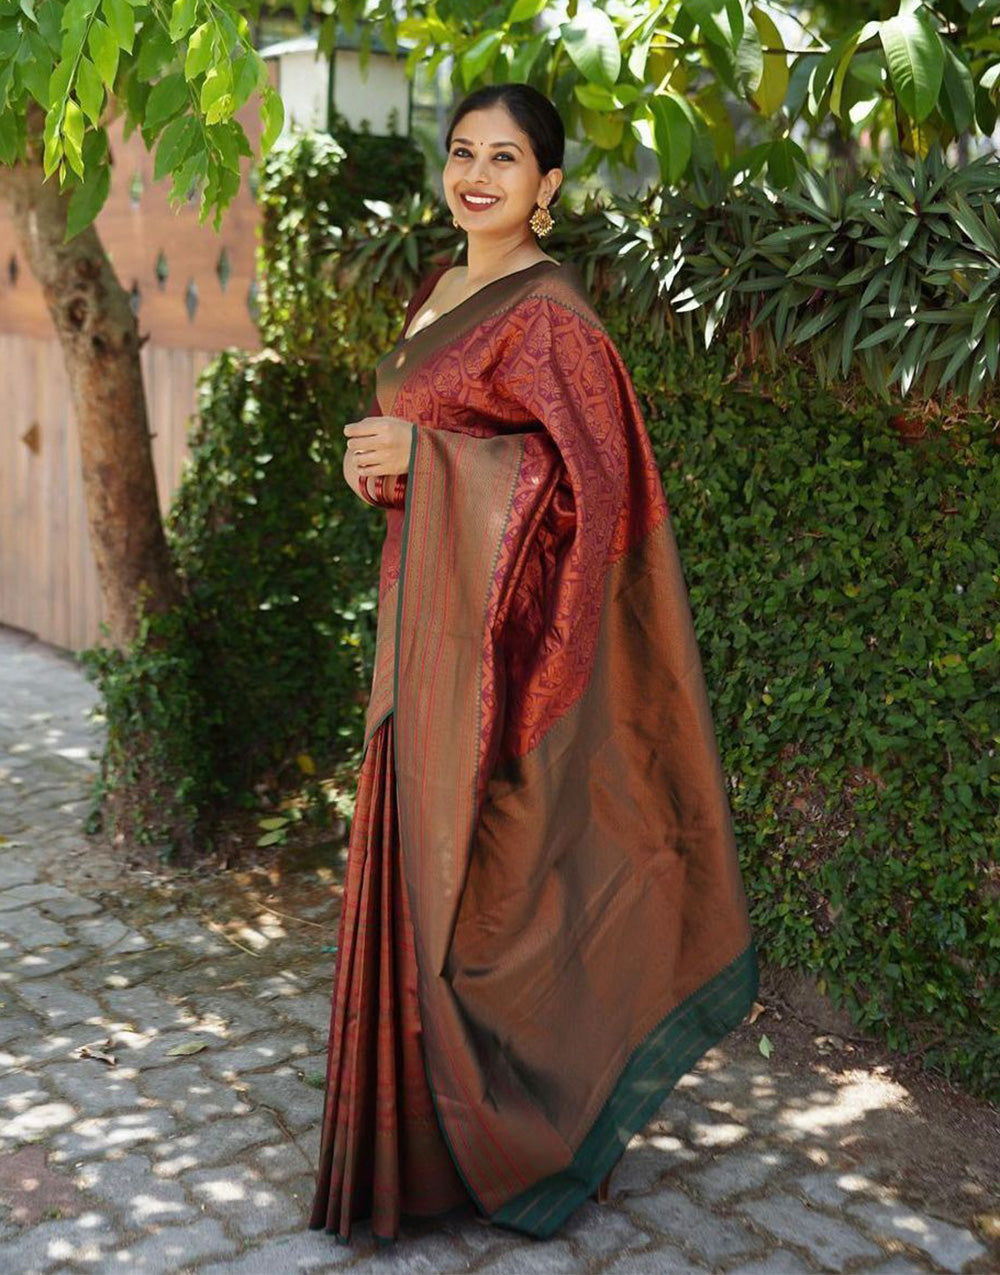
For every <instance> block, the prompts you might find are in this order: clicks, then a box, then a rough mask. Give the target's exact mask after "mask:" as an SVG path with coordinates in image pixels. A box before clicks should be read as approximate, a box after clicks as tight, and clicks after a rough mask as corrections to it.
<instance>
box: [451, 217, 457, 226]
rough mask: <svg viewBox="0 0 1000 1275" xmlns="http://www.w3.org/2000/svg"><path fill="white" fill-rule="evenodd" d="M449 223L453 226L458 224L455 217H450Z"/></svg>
mask: <svg viewBox="0 0 1000 1275" xmlns="http://www.w3.org/2000/svg"><path fill="white" fill-rule="evenodd" d="M451 224H452V225H453V226H457V225H458V221H457V219H456V218H455V217H452V219H451Z"/></svg>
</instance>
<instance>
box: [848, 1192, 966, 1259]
mask: <svg viewBox="0 0 1000 1275" xmlns="http://www.w3.org/2000/svg"><path fill="white" fill-rule="evenodd" d="M846 1208H847V1211H848V1212H849V1213H850V1215H851V1217H853V1218H857V1219H858V1220H859V1221H861V1222H862V1223H863V1225H864V1226H865V1227H866V1229H867V1230H869V1231H871V1232H872V1234H874V1235H879V1236H884V1237H886V1238H891V1239H895V1240H901V1241H902V1242H903V1243H904V1244H909V1245H910V1246H911V1247H913V1248H918V1249H920V1251H921V1252H922V1253H926V1254H927V1256H928V1257H929V1258H931V1260H932V1261H934V1262H937V1264H938V1266H943V1267H944V1268H945V1270H947V1271H960V1270H962V1269H963V1267H965V1266H966V1265H967V1263H969V1262H971V1261H974V1260H976V1259H978V1258H982V1257H985V1256H986V1252H987V1250H986V1248H985V1247H984V1246H983V1245H982V1244H980V1242H979V1241H978V1240H977V1239H976V1238H975V1236H974V1235H973V1234H972V1232H971V1231H967V1230H964V1229H963V1228H961V1227H958V1226H952V1224H951V1223H950V1222H944V1221H942V1220H941V1219H940V1218H936V1217H931V1216H930V1214H928V1213H918V1212H917V1211H916V1210H914V1209H911V1208H909V1207H908V1206H907V1205H905V1204H903V1203H901V1202H898V1201H888V1200H853V1201H851V1202H850V1203H849V1204H847V1205H846Z"/></svg>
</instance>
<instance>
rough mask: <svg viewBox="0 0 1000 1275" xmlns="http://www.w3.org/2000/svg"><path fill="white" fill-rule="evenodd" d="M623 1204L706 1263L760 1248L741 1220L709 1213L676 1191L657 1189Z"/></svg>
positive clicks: (710, 1263)
mask: <svg viewBox="0 0 1000 1275" xmlns="http://www.w3.org/2000/svg"><path fill="white" fill-rule="evenodd" d="M627 1208H628V1210H629V1212H630V1213H631V1214H632V1216H633V1217H638V1218H639V1219H640V1221H641V1222H644V1223H648V1224H649V1225H650V1226H653V1227H655V1228H656V1230H658V1231H660V1232H661V1233H662V1234H663V1235H665V1236H666V1237H667V1238H668V1239H670V1240H673V1241H674V1242H675V1243H682V1244H683V1245H684V1246H685V1247H686V1248H689V1249H692V1250H693V1251H694V1253H695V1254H696V1255H697V1257H698V1258H699V1259H701V1260H703V1261H705V1262H707V1263H708V1264H709V1265H710V1266H714V1265H717V1264H718V1263H720V1262H722V1261H724V1260H728V1259H731V1258H734V1257H740V1256H742V1255H743V1254H745V1253H754V1252H758V1251H759V1250H760V1249H761V1248H762V1244H761V1241H760V1240H759V1239H758V1238H757V1236H756V1235H754V1234H753V1232H752V1231H750V1230H748V1229H747V1228H746V1227H745V1226H743V1225H742V1223H740V1222H735V1221H733V1220H731V1219H730V1218H726V1217H721V1216H720V1215H719V1214H718V1213H713V1212H712V1211H711V1210H710V1209H706V1208H704V1207H703V1206H702V1205H700V1204H696V1203H695V1202H694V1201H693V1200H690V1199H688V1197H687V1196H686V1195H684V1194H683V1193H682V1192H680V1191H674V1190H665V1191H664V1190H660V1191H656V1192H655V1193H654V1194H652V1195H645V1196H640V1197H637V1198H636V1199H629V1200H628V1201H627Z"/></svg>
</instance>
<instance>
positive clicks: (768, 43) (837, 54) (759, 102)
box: [295, 0, 1000, 185]
mask: <svg viewBox="0 0 1000 1275" xmlns="http://www.w3.org/2000/svg"><path fill="white" fill-rule="evenodd" d="M295 8H296V11H297V12H298V13H299V15H300V16H304V15H305V13H306V12H307V11H309V10H310V8H311V0H295ZM998 17H1000V0H944V3H943V4H940V5H935V6H931V5H929V4H923V3H920V0H900V4H899V7H898V10H896V9H895V8H893V9H892V10H891V11H890V12H889V13H888V14H886V15H884V16H883V15H881V14H880V15H879V16H878V17H871V18H869V16H868V14H867V13H865V12H861V13H858V11H857V10H856V9H854V10H851V11H850V13H844V12H843V10H842V9H841V10H840V11H838V10H837V6H836V5H826V6H824V5H823V4H820V5H818V6H815V7H813V8H812V9H810V10H809V11H808V13H807V14H806V15H805V16H804V17H803V16H802V11H801V10H800V9H799V8H798V7H797V6H789V5H782V4H778V3H777V2H776V0H761V3H754V2H749V0H663V3H649V0H620V2H619V3H617V4H615V5H613V6H604V5H588V6H586V7H584V6H577V5H575V4H571V5H569V6H568V9H566V10H560V12H559V16H558V17H554V18H553V17H551V16H550V15H548V14H547V11H546V3H545V0H501V2H500V3H498V2H497V0H463V3H462V4H456V3H454V2H453V0H408V3H407V4H406V5H405V6H404V10H403V12H402V15H401V14H400V13H399V12H398V6H397V5H395V4H393V3H390V0H343V2H342V3H340V4H338V6H337V10H336V19H334V17H333V16H332V15H331V16H327V17H326V18H325V20H324V25H323V27H322V28H321V37H320V38H321V43H322V44H325V45H326V46H327V47H330V46H331V45H332V39H333V23H334V22H335V21H346V22H357V23H359V25H360V29H361V33H362V48H363V49H364V48H366V47H369V46H370V42H371V39H372V37H373V35H374V34H376V33H377V34H378V35H379V36H380V37H381V38H382V39H383V40H384V41H385V42H386V43H387V44H388V45H389V46H390V47H394V46H395V44H396V42H397V40H399V41H404V40H405V41H408V42H409V43H410V44H411V45H412V48H411V50H410V52H409V56H408V58H407V68H408V70H409V71H410V73H411V74H412V73H413V72H414V71H415V69H416V67H417V66H418V65H419V66H421V67H422V68H423V69H424V71H425V73H433V72H435V71H436V69H437V68H438V67H439V65H440V64H441V62H442V60H443V59H444V58H445V57H450V58H451V59H452V66H453V70H452V88H453V91H454V93H455V96H456V97H459V96H461V95H462V94H464V93H465V92H467V91H468V90H470V89H472V88H475V87H477V86H478V85H480V84H489V83H498V82H501V81H506V80H516V81H526V82H528V83H531V84H533V85H535V87H536V88H539V89H541V90H542V91H543V92H545V93H547V94H548V95H549V96H551V97H552V98H553V99H554V101H555V102H556V105H557V106H558V108H559V111H560V113H561V115H562V116H563V118H564V120H565V121H566V123H567V128H568V132H569V134H570V136H572V137H574V138H576V139H578V140H580V141H582V142H585V143H586V144H587V153H586V158H585V160H584V162H583V164H582V168H581V172H580V173H575V174H574V176H579V175H581V173H583V174H585V173H588V172H590V171H593V170H594V169H595V168H596V166H597V165H598V164H599V163H600V162H601V161H602V160H603V159H609V160H610V161H611V163H612V165H614V166H624V167H626V168H635V167H636V166H637V160H638V151H639V148H640V147H642V148H645V149H646V150H647V151H649V152H651V153H652V154H653V155H655V157H656V160H657V162H658V165H659V171H660V177H661V179H662V181H663V182H665V183H667V184H673V183H676V182H678V181H680V180H681V179H682V178H684V177H685V176H690V175H692V174H696V173H701V174H702V175H708V174H709V173H711V172H712V171H713V170H716V169H718V170H720V171H722V172H723V173H725V175H726V177H727V179H730V180H731V179H733V178H735V177H737V176H740V175H746V174H749V175H751V176H755V175H756V174H757V173H759V172H760V171H761V169H762V168H763V167H764V166H765V165H766V166H767V170H768V176H769V178H770V180H771V182H772V183H773V184H776V185H788V184H789V183H790V182H791V181H792V179H793V177H794V173H795V169H796V166H797V164H798V163H802V162H806V153H805V151H804V150H803V148H802V145H801V144H800V143H802V142H803V141H804V139H806V138H808V137H809V136H811V135H815V134H816V133H818V132H821V131H822V129H823V127H824V126H826V125H829V124H830V123H832V124H833V125H834V126H835V127H836V129H837V130H838V131H839V133H840V134H841V135H842V136H844V137H849V136H852V135H855V136H856V135H858V134H860V133H861V132H862V130H863V131H864V132H865V133H867V134H869V135H870V136H871V138H872V145H873V146H874V147H875V148H876V150H877V149H878V148H879V146H880V144H881V143H883V142H885V143H887V144H888V145H889V146H890V148H892V147H895V146H901V147H902V148H903V149H904V150H905V151H907V152H908V153H909V154H911V155H925V154H926V153H927V151H928V148H929V147H930V145H931V143H932V142H934V141H937V142H939V143H940V144H941V145H947V144H948V143H949V142H950V141H952V140H953V139H955V138H957V137H962V136H975V135H981V136H989V135H990V134H991V133H992V132H993V129H994V127H995V125H996V120H997V102H998V100H1000V23H998ZM790 31H794V32H795V35H794V37H790V36H789V35H788V34H787V33H788V32H790ZM737 116H739V117H740V118H742V119H743V120H747V119H748V118H750V119H752V120H754V121H756V124H757V127H756V128H754V129H752V130H751V133H752V136H751V138H750V144H749V145H746V144H744V142H743V141H742V139H741V137H740V136H739V135H738V131H737V130H736V129H735V128H734V118H736V117H737Z"/></svg>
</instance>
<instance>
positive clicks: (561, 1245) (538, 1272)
mask: <svg viewBox="0 0 1000 1275" xmlns="http://www.w3.org/2000/svg"><path fill="white" fill-rule="evenodd" d="M374 1260H375V1259H369V1261H368V1262H366V1263H365V1269H366V1271H367V1270H368V1269H369V1266H371V1268H372V1269H374ZM382 1269H383V1270H385V1269H387V1268H386V1267H385V1266H383V1267H382ZM388 1269H391V1267H390V1268H388ZM399 1269H400V1270H402V1271H405V1270H406V1267H405V1266H401V1267H400V1268H399ZM459 1269H461V1268H459ZM476 1271H477V1273H478V1272H482V1275H487V1273H488V1275H580V1262H579V1259H578V1258H577V1257H576V1255H575V1254H574V1252H573V1250H572V1249H571V1248H570V1246H569V1244H568V1243H567V1242H566V1241H565V1240H561V1239H551V1240H545V1241H542V1242H539V1241H537V1240H534V1241H533V1240H531V1239H528V1240H524V1241H522V1242H521V1243H520V1244H519V1246H518V1247H517V1248H511V1249H508V1250H507V1251H506V1252H504V1253H501V1254H500V1255H499V1256H497V1257H495V1258H493V1260H492V1261H490V1262H487V1263H486V1265H485V1266H478V1267H476Z"/></svg>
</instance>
